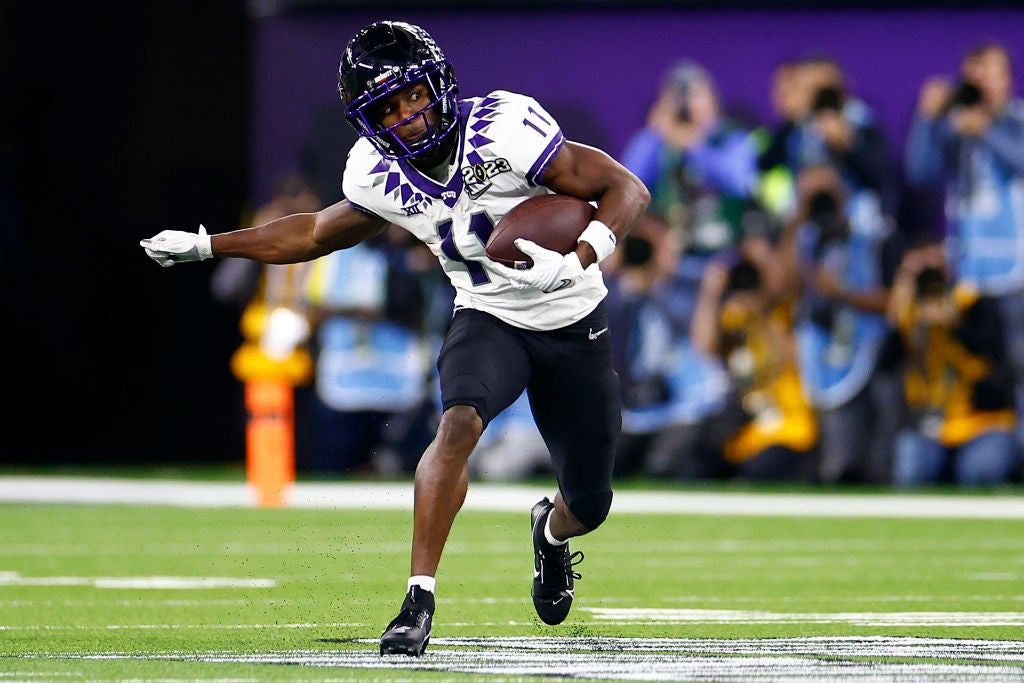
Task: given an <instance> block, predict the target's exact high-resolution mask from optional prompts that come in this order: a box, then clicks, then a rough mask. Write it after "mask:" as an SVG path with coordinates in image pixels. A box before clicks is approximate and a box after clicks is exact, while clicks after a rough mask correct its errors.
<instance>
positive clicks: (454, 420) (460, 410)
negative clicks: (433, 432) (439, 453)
mask: <svg viewBox="0 0 1024 683" xmlns="http://www.w3.org/2000/svg"><path fill="white" fill-rule="evenodd" d="M483 431H484V423H483V420H481V419H480V415H478V414H477V412H476V409H475V408H473V407H472V406H452V407H451V408H449V409H448V410H446V411H444V414H443V415H441V424H440V425H439V426H438V428H437V439H438V443H439V445H440V446H441V448H443V449H445V450H449V451H455V452H459V453H463V452H464V453H466V454H467V455H468V454H469V452H470V451H472V450H473V448H474V447H475V446H476V443H477V441H479V440H480V435H481V434H482V433H483Z"/></svg>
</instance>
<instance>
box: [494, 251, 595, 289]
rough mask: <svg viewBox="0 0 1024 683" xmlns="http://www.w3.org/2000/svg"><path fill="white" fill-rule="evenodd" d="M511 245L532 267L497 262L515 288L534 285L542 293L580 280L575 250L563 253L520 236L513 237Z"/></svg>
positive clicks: (580, 273) (581, 278)
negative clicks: (511, 265)
mask: <svg viewBox="0 0 1024 683" xmlns="http://www.w3.org/2000/svg"><path fill="white" fill-rule="evenodd" d="M515 245H516V248H517V249H519V251H521V252H523V253H524V254H526V255H527V256H529V257H530V259H531V260H532V261H533V266H532V267H530V268H527V269H525V270H519V269H516V268H509V267H508V266H505V265H502V264H498V266H499V267H500V268H501V270H502V271H503V272H504V273H505V274H506V277H508V279H509V280H511V281H512V284H513V286H515V287H516V288H518V289H525V288H527V287H535V288H537V289H539V290H541V291H542V292H557V291H558V290H560V289H565V288H566V287H572V286H573V285H575V284H577V283H579V282H581V281H582V280H583V264H582V263H580V257H579V256H577V255H576V252H570V253H568V254H566V255H564V256H563V255H562V254H559V253H558V252H557V251H552V250H551V249H545V248H544V247H542V246H540V245H539V244H537V243H536V242H532V241H530V240H527V239H522V238H520V239H517V240H516V241H515Z"/></svg>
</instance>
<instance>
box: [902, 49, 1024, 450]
mask: <svg viewBox="0 0 1024 683" xmlns="http://www.w3.org/2000/svg"><path fill="white" fill-rule="evenodd" d="M905 167H906V174H907V180H908V182H909V183H910V184H911V185H914V186H918V187H929V186H936V187H941V189H942V192H943V193H944V195H945V200H946V201H945V207H946V237H945V245H944V246H945V250H946V254H947V258H948V260H949V267H950V277H951V278H952V279H953V281H954V282H955V283H957V284H961V283H962V284H966V285H969V286H970V287H972V288H975V289H977V291H978V292H979V294H981V295H983V296H990V297H993V298H994V299H995V300H996V301H997V303H998V306H999V309H1000V313H1001V315H1002V318H1003V322H1004V329H1005V336H1006V342H1007V348H1008V349H1009V351H1010V355H1011V359H1012V362H1013V372H1014V378H1015V385H1016V396H1017V405H1018V409H1020V408H1021V407H1024V343H1021V339H1024V203H1022V202H1021V201H1020V192H1021V184H1022V182H1024V100H1021V99H1020V98H1019V97H1016V96H1014V94H1013V65H1012V60H1011V58H1010V55H1009V53H1008V52H1007V50H1006V48H1005V47H1004V46H1002V45H1000V44H998V43H983V44H980V45H978V46H976V47H975V48H973V49H971V50H970V51H968V52H967V54H966V55H965V56H964V57H963V59H962V61H961V64H960V73H959V82H958V83H953V82H950V80H949V79H944V78H940V77H933V78H929V79H928V80H927V81H926V82H925V83H924V85H923V87H922V88H921V93H920V97H919V100H918V106H917V111H916V113H915V115H914V120H913V123H912V125H911V129H910V135H909V137H908V140H907V148H906V155H905ZM1018 438H1019V439H1020V441H1021V443H1022V444H1024V429H1018Z"/></svg>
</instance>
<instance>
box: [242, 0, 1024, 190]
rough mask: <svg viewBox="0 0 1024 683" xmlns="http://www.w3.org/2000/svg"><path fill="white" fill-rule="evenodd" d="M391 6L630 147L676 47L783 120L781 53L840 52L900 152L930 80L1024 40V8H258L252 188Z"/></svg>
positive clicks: (729, 94)
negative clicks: (776, 81)
mask: <svg viewBox="0 0 1024 683" xmlns="http://www.w3.org/2000/svg"><path fill="white" fill-rule="evenodd" d="M382 18H394V19H402V20H406V21H411V22H413V23H418V24H420V25H422V26H423V27H424V28H426V29H427V30H428V31H430V32H431V33H432V34H433V35H434V37H435V38H436V39H437V40H438V42H439V43H440V44H441V46H442V47H443V48H444V49H445V50H446V52H447V53H448V56H449V58H450V59H451V60H452V61H453V63H454V64H455V68H456V74H457V76H458V78H459V83H460V86H461V91H462V95H463V96H470V95H480V94H484V93H486V92H488V91H490V90H494V89H508V90H514V91H519V92H524V93H528V94H530V95H533V96H534V97H536V98H537V99H538V100H539V101H540V102H541V104H543V105H544V106H545V107H547V108H548V109H549V110H550V111H551V112H552V113H553V114H555V115H556V116H558V118H559V121H560V123H561V125H562V128H563V130H564V131H565V133H566V135H567V136H568V137H570V138H573V139H577V140H580V141H582V142H587V143H590V144H596V145H599V146H602V147H604V148H605V149H606V151H608V152H609V153H611V154H612V155H613V156H618V155H619V154H620V153H621V151H622V150H623V147H624V145H625V144H626V140H627V138H628V137H629V135H630V133H631V132H632V131H633V130H635V129H636V127H638V126H640V125H642V124H643V120H644V116H645V113H646V109H647V107H648V105H649V104H650V102H651V101H652V98H653V97H654V94H655V91H656V89H657V86H658V81H659V79H660V77H661V75H662V73H663V72H664V71H665V69H666V68H667V67H668V66H669V65H671V64H672V63H673V62H674V61H675V60H677V59H680V58H683V57H687V58H691V59H694V60H697V61H698V62H701V63H702V64H704V65H705V66H706V67H708V69H709V70H711V72H712V73H713V75H714V76H715V78H716V80H717V82H718V84H719V88H720V90H721V93H722V98H723V101H724V102H725V103H726V105H727V106H729V107H730V108H738V109H740V110H743V111H746V112H748V113H749V115H750V116H752V117H753V119H754V120H755V121H756V122H760V123H766V122H771V121H773V120H774V119H773V115H772V112H771V107H770V103H769V82H770V78H771V73H772V71H773V69H774V67H775V66H776V65H777V64H778V63H779V62H780V61H782V60H783V59H786V58H788V57H792V56H794V55H797V54H802V53H804V52H807V51H823V52H827V53H829V54H831V55H833V56H834V57H836V58H837V59H838V60H839V61H840V63H841V64H843V66H844V68H845V69H846V71H847V74H848V76H849V82H850V85H851V91H852V92H853V93H854V94H856V95H858V96H860V97H862V98H863V99H865V100H866V101H867V102H869V103H870V104H871V105H872V106H873V107H874V108H875V110H876V111H877V113H878V115H879V117H880V118H881V120H882V122H883V125H884V127H885V129H886V131H887V133H888V135H889V138H890V141H891V143H892V145H893V151H894V155H896V156H898V154H899V151H900V150H901V149H902V145H903V141H904V138H905V136H906V129H907V125H908V122H909V117H910V115H911V113H912V111H913V107H914V104H915V102H916V99H917V93H918V90H919V88H920V84H921V82H922V80H923V79H924V78H925V77H927V76H928V75H930V74H936V73H942V74H949V75H955V72H956V69H957V65H958V63H959V60H960V57H961V55H962V54H963V52H964V51H965V50H966V49H967V48H969V47H970V46H972V45H973V44H974V43H976V42H978V41H981V40H988V39H994V40H998V41H1000V42H1003V43H1004V44H1006V45H1007V46H1008V47H1009V48H1010V51H1011V54H1012V55H1013V56H1014V59H1015V62H1016V60H1017V59H1018V58H1019V57H1020V55H1022V54H1024V10H1011V9H982V10H964V9H958V10H955V11H954V10H950V11H942V10H833V11H828V12H820V11H813V10H756V11H755V10H739V9H736V10H721V11H711V10H704V11H696V10H636V11H630V10H623V9H617V10H614V11H613V10H608V11H599V10H587V11H583V10H572V11H568V10H566V11H554V10H551V11H534V12H511V11H494V12H475V11H474V12H456V11H450V12H436V11H435V12H422V13H416V12H406V13H402V14H401V15H400V16H396V15H393V14H392V15H388V16H382V15H376V14H366V13H308V14H291V15H285V16H272V17H268V18H264V19H261V20H259V21H257V22H256V25H255V30H254V41H253V52H252V54H253V59H254V64H253V72H252V73H253V76H252V77H253V79H254V81H253V83H252V89H251V93H252V98H253V101H252V106H251V112H252V117H253V118H252V121H251V129H250V130H251V134H252V142H253V147H252V150H251V152H252V155H251V163H252V169H251V171H252V193H253V198H254V199H256V200H257V201H262V200H265V199H267V198H268V197H269V194H270V191H271V189H272V187H273V183H274V181H275V179H276V178H277V177H279V175H280V174H282V173H284V172H285V171H287V170H288V169H289V168H291V167H293V166H294V164H295V159H296V154H297V150H298V147H299V145H300V144H301V141H302V139H303V138H304V137H305V136H306V135H307V133H308V130H309V126H310V122H311V119H312V117H313V112H314V111H315V110H316V109H317V108H318V107H322V106H323V105H324V104H330V103H332V102H337V99H336V94H335V73H336V69H337V63H338V58H339V57H340V54H341V50H342V48H343V47H344V44H345V42H346V41H347V40H348V38H349V36H351V34H352V33H353V32H354V31H355V30H356V29H358V28H359V27H361V26H363V25H364V24H366V23H369V22H370V21H375V20H378V19H382ZM338 115H339V116H341V107H340V103H338Z"/></svg>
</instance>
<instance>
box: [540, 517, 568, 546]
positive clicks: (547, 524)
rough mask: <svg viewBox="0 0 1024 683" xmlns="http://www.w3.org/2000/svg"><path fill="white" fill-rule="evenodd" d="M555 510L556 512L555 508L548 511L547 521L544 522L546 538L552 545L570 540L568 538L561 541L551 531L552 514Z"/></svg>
mask: <svg viewBox="0 0 1024 683" xmlns="http://www.w3.org/2000/svg"><path fill="white" fill-rule="evenodd" d="M553 512H554V510H552V511H551V512H549V513H548V518H547V521H546V522H544V538H545V539H546V540H547V542H548V543H550V544H551V545H565V544H566V543H568V542H569V539H568V538H567V539H565V540H564V541H559V540H558V539H557V538H555V536H554V534H552V533H551V514H552V513H553Z"/></svg>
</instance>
